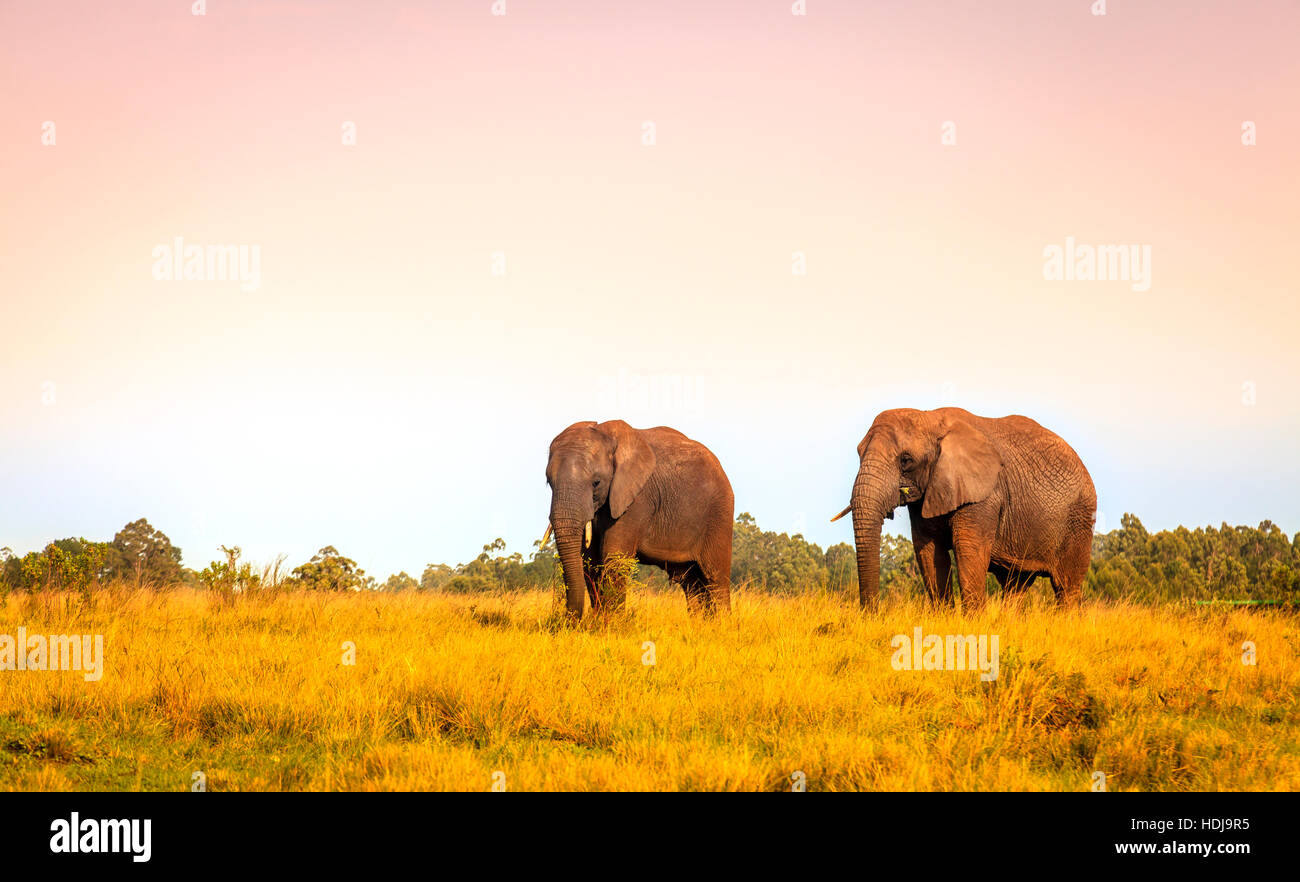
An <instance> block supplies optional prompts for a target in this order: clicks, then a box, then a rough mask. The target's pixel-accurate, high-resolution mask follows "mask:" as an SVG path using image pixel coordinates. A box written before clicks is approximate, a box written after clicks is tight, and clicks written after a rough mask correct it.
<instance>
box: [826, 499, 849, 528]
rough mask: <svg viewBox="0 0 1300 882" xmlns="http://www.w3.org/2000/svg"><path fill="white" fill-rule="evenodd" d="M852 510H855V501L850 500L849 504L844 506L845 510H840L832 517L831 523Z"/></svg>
mask: <svg viewBox="0 0 1300 882" xmlns="http://www.w3.org/2000/svg"><path fill="white" fill-rule="evenodd" d="M851 511H853V503H851V502H850V503H849V504H848V505H846V506H844V511H842V512H840V513H839V514H837V515H836V516H835V517H833V518H831V523H832V524H833V523H835V522H836V521H838V520H839V519H840V518H842V517H844V516H845V515H846V514H848V513H849V512H851Z"/></svg>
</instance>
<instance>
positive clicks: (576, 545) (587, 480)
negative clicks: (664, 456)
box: [543, 420, 655, 618]
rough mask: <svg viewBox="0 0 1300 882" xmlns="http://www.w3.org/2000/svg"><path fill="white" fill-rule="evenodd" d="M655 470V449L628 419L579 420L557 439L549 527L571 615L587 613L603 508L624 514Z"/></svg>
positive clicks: (549, 471)
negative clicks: (596, 525) (595, 531)
mask: <svg viewBox="0 0 1300 882" xmlns="http://www.w3.org/2000/svg"><path fill="white" fill-rule="evenodd" d="M654 469H655V454H654V450H652V449H651V447H650V445H649V444H647V443H646V442H645V441H644V440H643V439H642V438H641V435H640V433H638V432H637V430H636V429H633V428H632V427H631V426H629V425H628V424H627V423H625V422H623V421H622V420H610V421H609V422H605V423H599V424H597V423H595V422H582V423H574V424H573V425H572V426H569V428H567V429H565V430H564V431H563V432H561V433H560V434H559V435H557V436H556V438H555V440H554V441H552V442H551V454H550V459H549V461H548V462H547V463H546V483H547V484H549V485H550V487H551V517H550V525H549V526H548V527H547V531H548V532H549V531H550V530H551V529H554V530H555V548H556V551H557V552H558V554H559V557H560V563H561V564H562V565H563V566H564V582H565V588H566V590H567V606H568V611H569V614H570V615H572V616H575V617H579V618H580V617H581V616H582V610H583V604H584V600H583V599H584V597H585V592H586V583H585V581H584V578H583V570H582V552H583V549H585V548H586V547H588V546H590V545H591V542H592V521H594V520H595V519H596V515H597V512H602V510H603V509H605V508H606V507H607V508H608V519H609V520H617V519H618V518H620V517H622V516H623V513H624V512H625V511H627V508H628V506H629V505H631V504H632V501H633V500H634V499H635V498H636V495H637V493H639V492H640V491H641V488H642V486H644V484H645V482H646V480H647V479H648V478H649V477H650V474H651V473H652V472H653V471H654ZM602 519H604V518H603V514H602ZM543 544H545V543H543Z"/></svg>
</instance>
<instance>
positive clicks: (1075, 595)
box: [1051, 549, 1091, 607]
mask: <svg viewBox="0 0 1300 882" xmlns="http://www.w3.org/2000/svg"><path fill="white" fill-rule="evenodd" d="M1089 551H1091V549H1089ZM1087 574H1088V560H1087V559H1086V558H1084V557H1083V555H1082V554H1075V555H1074V556H1073V558H1067V559H1066V560H1064V561H1062V566H1061V567H1060V569H1059V570H1058V571H1056V572H1053V573H1052V574H1051V578H1052V592H1053V593H1054V594H1055V595H1056V603H1057V605H1058V606H1062V607H1075V606H1078V605H1079V601H1080V600H1081V599H1082V598H1083V579H1084V577H1085V576H1086V575H1087Z"/></svg>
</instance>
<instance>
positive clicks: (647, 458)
mask: <svg viewBox="0 0 1300 882" xmlns="http://www.w3.org/2000/svg"><path fill="white" fill-rule="evenodd" d="M546 483H547V484H549V485H550V487H551V514H550V526H549V527H548V528H547V529H548V530H550V529H554V531H555V546H556V549H557V551H558V553H559V557H560V562H561V564H562V565H563V567H564V579H565V587H566V589H567V608H568V612H569V615H570V616H571V617H573V618H581V617H582V613H583V607H584V603H585V601H584V595H589V596H590V598H591V605H592V609H593V610H596V611H600V610H603V609H612V608H616V607H618V606H619V605H621V603H622V602H623V595H624V593H625V591H626V580H627V575H628V574H627V572H626V569H625V568H620V567H618V566H613V567H610V568H609V570H608V572H605V565H606V564H608V563H609V562H611V561H612V560H615V559H617V558H635V559H636V560H637V561H639V562H640V563H646V564H653V565H655V566H658V567H660V568H662V569H663V570H664V571H666V572H667V573H668V577H669V578H670V579H671V580H672V581H673V582H674V583H676V584H678V585H680V586H681V587H682V590H683V591H684V592H685V593H686V602H687V608H688V609H689V610H690V611H691V612H693V613H705V614H708V613H712V612H716V611H723V612H727V611H730V609H731V532H732V518H733V514H734V510H735V501H734V499H733V497H732V492H731V483H730V482H729V481H728V480H727V476H726V473H724V472H723V470H722V465H721V464H720V463H719V462H718V459H717V457H715V456H714V455H713V453H712V452H710V451H709V449H708V448H707V447H705V446H704V445H703V444H700V443H699V442H697V441H692V440H691V439H690V438H687V437H686V436H685V435H683V434H682V433H681V432H678V431H677V430H675V429H669V428H667V427H665V426H660V427H658V428H654V429H634V428H632V427H631V426H629V425H628V424H627V423H625V422H623V421H622V420H610V421H608V422H604V423H599V424H597V423H595V422H581V423H574V424H573V425H572V426H569V427H568V428H567V429H565V430H564V431H563V432H561V433H560V434H559V435H557V436H556V438H555V440H554V441H552V442H551V451H550V459H549V461H548V462H547V464H546ZM584 552H585V553H584ZM602 574H604V575H605V576H606V577H607V578H606V580H605V582H606V584H607V585H609V588H610V590H609V591H608V595H607V596H606V595H605V593H604V592H603V591H602V581H601V576H602Z"/></svg>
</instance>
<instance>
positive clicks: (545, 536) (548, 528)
mask: <svg viewBox="0 0 1300 882" xmlns="http://www.w3.org/2000/svg"><path fill="white" fill-rule="evenodd" d="M550 538H551V522H550V521H547V522H546V532H545V533H543V534H542V544H541V546H540V547H541V548H545V547H546V541H547V540H548V539H550Z"/></svg>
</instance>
